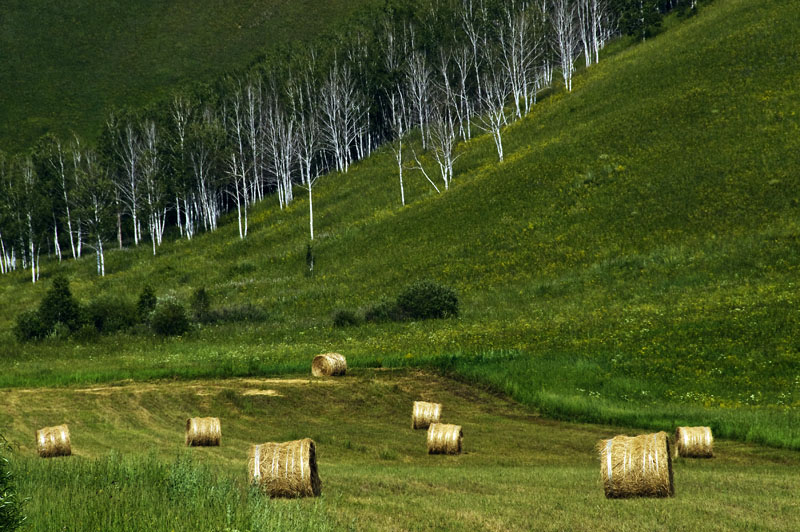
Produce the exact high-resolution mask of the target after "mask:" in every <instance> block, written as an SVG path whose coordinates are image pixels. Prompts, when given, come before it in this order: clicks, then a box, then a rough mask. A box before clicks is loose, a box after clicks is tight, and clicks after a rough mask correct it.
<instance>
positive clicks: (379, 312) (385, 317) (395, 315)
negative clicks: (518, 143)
mask: <svg viewBox="0 0 800 532" xmlns="http://www.w3.org/2000/svg"><path fill="white" fill-rule="evenodd" d="M403 318H404V316H403V313H402V311H401V310H400V308H399V307H398V306H397V303H395V302H394V301H385V300H384V301H381V302H380V303H377V304H375V305H372V306H371V307H368V308H367V309H366V310H365V311H364V321H366V322H369V323H382V322H385V321H401V320H402V319H403Z"/></svg>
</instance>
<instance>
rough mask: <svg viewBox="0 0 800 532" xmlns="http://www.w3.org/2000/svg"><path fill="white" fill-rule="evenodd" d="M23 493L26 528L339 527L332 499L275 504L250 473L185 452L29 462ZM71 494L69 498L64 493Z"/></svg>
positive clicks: (22, 465)
mask: <svg viewBox="0 0 800 532" xmlns="http://www.w3.org/2000/svg"><path fill="white" fill-rule="evenodd" d="M16 473H17V477H18V478H20V479H23V480H22V482H21V483H20V486H19V492H20V493H21V494H23V495H24V496H25V497H28V498H29V499H30V501H29V503H28V511H29V516H30V517H29V522H28V523H27V526H26V528H25V530H30V531H31V532H45V531H52V530H63V529H67V530H73V529H74V527H75V526H76V524H79V528H80V529H81V530H103V531H105V532H123V531H129V530H150V531H154V532H171V531H173V530H174V531H176V532H177V531H185V532H190V531H196V530H240V531H242V532H244V531H262V530H267V531H269V530H301V531H312V530H333V529H335V528H336V527H335V526H334V524H333V523H332V522H331V521H330V519H329V518H328V517H327V516H326V515H325V507H324V503H319V502H312V503H311V504H305V505H301V504H297V503H294V502H291V501H289V502H287V501H282V502H283V504H273V502H272V501H270V500H269V499H268V498H266V497H263V496H262V495H261V494H259V493H258V492H257V491H255V490H253V489H252V488H251V486H250V485H249V483H248V482H247V480H246V478H245V476H244V475H234V474H227V473H218V472H216V471H214V470H212V469H211V468H210V467H209V466H207V465H203V464H201V463H199V462H197V461H196V460H194V459H193V458H192V457H191V455H190V454H189V453H182V454H180V455H179V456H177V457H176V458H175V459H174V460H173V461H171V462H169V461H161V460H160V459H158V458H156V457H154V456H152V455H143V456H141V455H140V456H136V457H132V456H131V457H128V456H123V455H120V454H118V453H112V454H110V455H108V456H106V457H102V458H97V459H85V458H76V459H75V460H69V461H66V460H65V461H59V462H53V461H51V462H50V463H44V461H43V460H34V459H30V458H28V459H22V460H20V461H19V463H18V465H17V470H16ZM65 493H69V496H66V497H65V496H64V494H65Z"/></svg>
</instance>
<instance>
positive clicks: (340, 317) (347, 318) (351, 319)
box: [333, 309, 361, 327]
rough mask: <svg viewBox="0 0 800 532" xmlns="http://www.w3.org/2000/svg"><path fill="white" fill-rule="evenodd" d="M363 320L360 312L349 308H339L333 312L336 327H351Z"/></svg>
mask: <svg viewBox="0 0 800 532" xmlns="http://www.w3.org/2000/svg"><path fill="white" fill-rule="evenodd" d="M359 323H361V320H360V319H359V318H358V314H356V313H355V312H353V311H352V310H349V309H339V310H337V311H336V312H334V313H333V326H334V327H349V326H351V325H358V324H359Z"/></svg>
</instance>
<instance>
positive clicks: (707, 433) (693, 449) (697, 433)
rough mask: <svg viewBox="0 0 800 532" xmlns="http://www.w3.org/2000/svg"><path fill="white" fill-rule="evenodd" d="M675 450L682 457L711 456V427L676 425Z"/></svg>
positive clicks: (712, 449)
mask: <svg viewBox="0 0 800 532" xmlns="http://www.w3.org/2000/svg"><path fill="white" fill-rule="evenodd" d="M675 450H676V454H677V455H678V456H682V457H684V458H712V457H713V456H714V436H712V434H711V427H678V428H677V430H675Z"/></svg>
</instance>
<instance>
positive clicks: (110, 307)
mask: <svg viewBox="0 0 800 532" xmlns="http://www.w3.org/2000/svg"><path fill="white" fill-rule="evenodd" d="M85 315H86V320H87V321H88V322H89V323H90V324H91V325H94V328H95V329H97V331H98V332H101V333H113V332H116V331H121V330H123V329H128V328H130V327H132V326H133V325H134V324H135V323H136V321H137V317H138V315H139V311H138V305H134V304H133V303H132V302H131V301H127V300H125V299H121V298H117V297H102V298H98V299H95V300H93V301H91V302H89V304H88V305H87V306H86V312H85Z"/></svg>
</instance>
